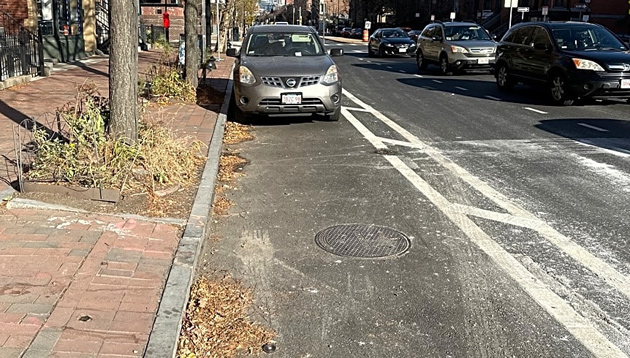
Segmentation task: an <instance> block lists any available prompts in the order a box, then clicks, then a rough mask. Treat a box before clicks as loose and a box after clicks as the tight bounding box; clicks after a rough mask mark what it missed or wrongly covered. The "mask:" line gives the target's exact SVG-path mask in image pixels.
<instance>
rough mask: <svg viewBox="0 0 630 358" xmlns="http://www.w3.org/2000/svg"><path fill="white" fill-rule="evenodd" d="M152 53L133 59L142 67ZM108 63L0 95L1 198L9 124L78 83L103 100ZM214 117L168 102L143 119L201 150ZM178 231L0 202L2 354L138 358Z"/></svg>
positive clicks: (58, 101)
mask: <svg viewBox="0 0 630 358" xmlns="http://www.w3.org/2000/svg"><path fill="white" fill-rule="evenodd" d="M158 56H159V54H157V53H155V52H149V53H141V54H140V61H139V62H140V64H139V66H140V68H146V66H148V64H149V63H151V62H152V61H154V60H155V59H157V57H158ZM232 63H233V61H231V60H228V61H222V62H219V63H217V66H218V69H217V70H213V71H212V72H211V73H210V75H209V76H208V81H209V84H210V85H211V86H212V87H214V88H215V89H217V90H218V91H222V92H225V90H226V86H227V84H228V78H229V75H230V72H231V67H232ZM143 66H144V67H143ZM107 67H108V63H107V60H102V61H100V62H97V61H90V62H89V63H88V64H84V65H81V66H76V67H73V68H71V69H68V70H66V71H64V72H54V73H53V75H52V76H51V77H48V78H45V79H41V80H39V81H36V82H32V83H30V84H28V85H26V86H24V87H22V88H19V89H16V90H5V91H0V153H1V154H2V155H3V156H4V158H5V159H4V160H2V161H0V164H2V165H1V168H0V177H1V178H2V179H3V181H5V182H4V183H0V192H2V191H3V190H8V189H10V187H9V186H8V183H6V181H12V180H15V177H14V175H15V173H14V169H12V168H11V160H14V159H15V153H14V150H13V138H12V128H13V126H14V125H15V124H16V121H19V120H21V119H22V118H24V117H26V116H32V117H36V118H37V117H39V116H41V115H42V114H43V113H46V112H52V111H54V109H55V108H57V107H59V106H61V105H63V104H64V103H66V102H68V101H71V100H73V99H74V95H75V90H74V88H75V86H76V84H80V83H82V82H83V81H84V80H85V79H86V78H89V79H90V80H94V82H95V83H97V85H98V86H99V88H100V89H101V93H102V94H103V95H107ZM60 88H69V90H68V91H65V90H64V91H60V90H59V89H60ZM215 107H216V106H215ZM218 112H219V108H208V109H206V108H202V107H200V106H197V105H173V106H167V107H160V108H156V109H153V110H152V111H151V116H152V118H156V117H159V118H164V119H165V120H167V121H170V123H172V125H173V126H174V128H177V130H178V133H180V134H181V135H190V136H194V137H196V138H198V139H200V140H202V141H203V142H205V143H208V144H209V142H210V139H211V137H212V134H213V131H214V127H215V123H216V121H217V117H218V114H219V113H218ZM7 158H8V159H7ZM183 225H185V222H180V223H175V224H172V223H164V222H162V221H158V220H153V219H151V218H129V217H124V216H121V215H103V214H98V213H71V212H67V211H51V210H43V209H7V208H5V207H2V206H0V288H1V289H0V358H4V357H27V358H28V357H38V358H39V357H48V356H53V357H138V356H142V355H143V354H144V351H145V348H146V344H147V342H148V339H149V335H150V332H151V330H152V327H153V322H154V319H155V314H156V311H157V309H158V304H159V301H160V298H161V296H162V291H163V288H164V283H165V281H166V278H167V277H168V273H169V270H170V268H171V265H172V261H173V257H174V254H175V251H176V249H177V246H178V244H179V241H180V236H181V231H182V230H183Z"/></svg>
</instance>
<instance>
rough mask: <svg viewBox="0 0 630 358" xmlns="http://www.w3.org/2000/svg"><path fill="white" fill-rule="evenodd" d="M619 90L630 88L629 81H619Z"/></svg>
mask: <svg viewBox="0 0 630 358" xmlns="http://www.w3.org/2000/svg"><path fill="white" fill-rule="evenodd" d="M621 88H630V79H628V80H621Z"/></svg>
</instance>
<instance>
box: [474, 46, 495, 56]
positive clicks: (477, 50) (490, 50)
mask: <svg viewBox="0 0 630 358" xmlns="http://www.w3.org/2000/svg"><path fill="white" fill-rule="evenodd" d="M469 51H470V53H472V54H473V55H489V54H492V53H494V48H492V47H486V48H471V49H470V50H469Z"/></svg>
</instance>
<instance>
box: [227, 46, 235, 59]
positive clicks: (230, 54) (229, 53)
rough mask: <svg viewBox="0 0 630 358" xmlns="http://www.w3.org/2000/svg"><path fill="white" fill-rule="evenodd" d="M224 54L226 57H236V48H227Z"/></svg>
mask: <svg viewBox="0 0 630 358" xmlns="http://www.w3.org/2000/svg"><path fill="white" fill-rule="evenodd" d="M225 55H226V56H228V57H236V49H235V48H229V49H227V50H226V51H225Z"/></svg>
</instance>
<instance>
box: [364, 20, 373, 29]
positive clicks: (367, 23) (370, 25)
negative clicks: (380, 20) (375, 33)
mask: <svg viewBox="0 0 630 358" xmlns="http://www.w3.org/2000/svg"><path fill="white" fill-rule="evenodd" d="M371 27H372V22H370V21H366V22H365V29H366V30H369V29H370V28H371Z"/></svg>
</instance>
